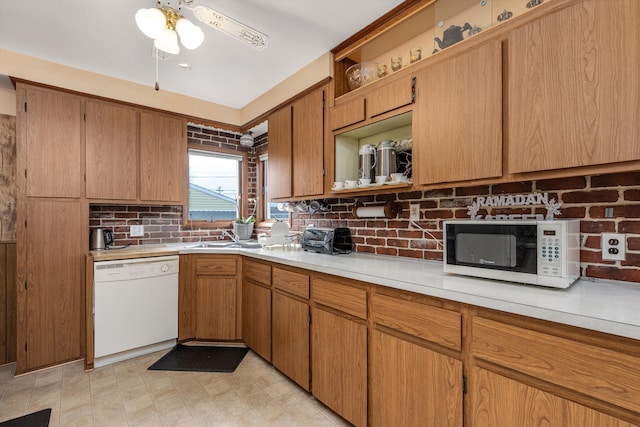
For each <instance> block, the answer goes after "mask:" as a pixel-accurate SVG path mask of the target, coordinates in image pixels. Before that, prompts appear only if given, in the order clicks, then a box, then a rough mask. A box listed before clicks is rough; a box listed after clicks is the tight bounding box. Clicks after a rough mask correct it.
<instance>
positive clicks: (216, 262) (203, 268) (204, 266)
mask: <svg viewBox="0 0 640 427" xmlns="http://www.w3.org/2000/svg"><path fill="white" fill-rule="evenodd" d="M236 273H237V262H236V258H235V257H234V258H232V257H221V256H211V255H199V256H198V259H196V274H197V275H206V276H235V275H236Z"/></svg>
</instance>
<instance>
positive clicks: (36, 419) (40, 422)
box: [0, 408, 51, 427]
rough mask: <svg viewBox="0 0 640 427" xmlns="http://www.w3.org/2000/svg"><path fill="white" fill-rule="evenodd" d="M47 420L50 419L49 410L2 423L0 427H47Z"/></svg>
mask: <svg viewBox="0 0 640 427" xmlns="http://www.w3.org/2000/svg"><path fill="white" fill-rule="evenodd" d="M49 418H51V408H48V409H43V410H42V411H38V412H34V413H32V414H28V415H24V416H22V417H18V418H14V419H12V420H8V421H3V422H1V423H0V427H49Z"/></svg>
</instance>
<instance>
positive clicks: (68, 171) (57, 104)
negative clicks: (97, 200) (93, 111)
mask: <svg viewBox="0 0 640 427" xmlns="http://www.w3.org/2000/svg"><path fill="white" fill-rule="evenodd" d="M25 101H26V102H25V106H24V108H25V118H26V144H25V145H26V169H27V170H26V177H27V178H26V196H38V197H82V190H83V181H84V180H83V172H84V165H83V161H82V134H83V130H84V125H83V123H82V117H83V116H82V114H83V108H84V106H83V101H82V99H81V98H80V97H77V96H74V95H69V94H66V93H62V92H56V91H53V90H47V89H41V88H31V87H28V88H26V100H25Z"/></svg>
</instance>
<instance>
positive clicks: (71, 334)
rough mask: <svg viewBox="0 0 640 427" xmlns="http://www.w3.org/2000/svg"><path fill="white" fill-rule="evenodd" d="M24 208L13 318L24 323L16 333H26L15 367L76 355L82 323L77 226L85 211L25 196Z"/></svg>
mask: <svg viewBox="0 0 640 427" xmlns="http://www.w3.org/2000/svg"><path fill="white" fill-rule="evenodd" d="M25 207H26V215H27V226H26V240H25V244H26V246H25V247H24V248H19V254H20V255H19V256H24V257H25V264H24V265H23V266H22V267H23V268H21V270H22V271H23V272H22V273H21V274H25V275H26V277H24V279H25V280H26V283H27V289H26V298H25V302H26V307H25V308H24V310H25V311H24V313H19V314H18V318H19V322H20V320H23V321H24V325H25V328H24V329H22V328H20V327H19V333H20V331H21V330H23V331H25V332H26V334H25V336H24V337H22V338H24V341H23V340H22V339H20V338H19V345H18V351H19V353H21V352H22V351H25V352H26V358H24V359H23V358H21V357H20V356H21V355H20V354H19V355H18V363H19V365H21V366H19V367H18V371H19V372H24V370H25V369H26V370H31V369H35V368H39V367H44V366H47V365H52V364H55V363H62V362H66V361H69V360H74V359H78V358H80V357H82V348H81V342H82V341H81V340H82V335H81V332H82V330H83V326H82V325H83V324H84V323H83V322H84V317H83V310H82V309H83V303H84V301H83V295H84V265H85V264H84V253H85V249H86V248H85V247H83V242H85V241H86V238H85V237H83V236H84V234H85V230H83V228H82V227H80V225H81V224H83V218H84V217H85V215H86V213H85V212H84V209H83V207H82V204H81V202H80V201H79V200H72V201H67V200H55V199H34V198H30V199H27V200H26V206H25ZM18 244H19V245H20V240H19V243H18ZM25 272H28V274H27V273H25ZM23 349H24V350H23ZM23 354H24V353H23ZM21 360H25V365H22V362H21ZM22 368H24V369H22Z"/></svg>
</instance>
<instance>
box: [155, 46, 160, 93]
mask: <svg viewBox="0 0 640 427" xmlns="http://www.w3.org/2000/svg"><path fill="white" fill-rule="evenodd" d="M156 90H160V83H158V52H157V51H156Z"/></svg>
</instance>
